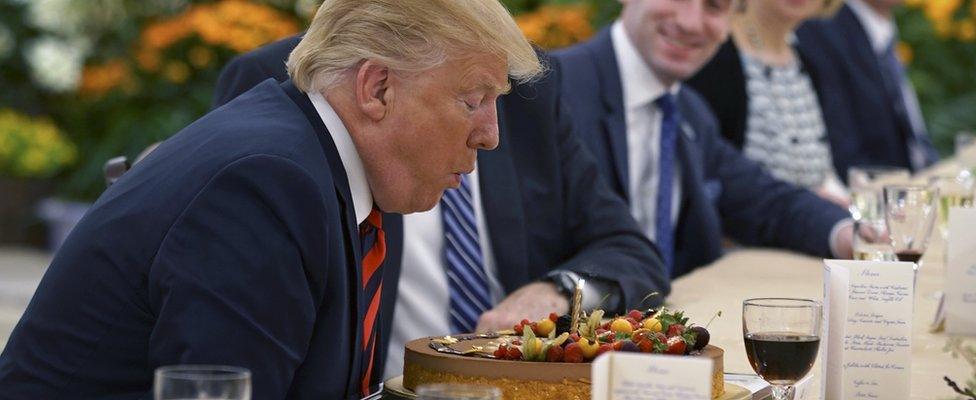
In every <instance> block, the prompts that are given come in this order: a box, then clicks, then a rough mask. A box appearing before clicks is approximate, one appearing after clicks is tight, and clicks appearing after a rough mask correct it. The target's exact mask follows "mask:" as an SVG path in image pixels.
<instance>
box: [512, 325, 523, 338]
mask: <svg viewBox="0 0 976 400" xmlns="http://www.w3.org/2000/svg"><path fill="white" fill-rule="evenodd" d="M522 329H523V328H522V324H516V325H515V328H512V330H514V331H515V334H516V335H519V336H522V332H523V330H522Z"/></svg>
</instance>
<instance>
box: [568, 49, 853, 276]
mask: <svg viewBox="0 0 976 400" xmlns="http://www.w3.org/2000/svg"><path fill="white" fill-rule="evenodd" d="M554 57H555V58H557V59H558V60H560V63H561V64H562V80H561V81H562V86H563V96H564V97H565V99H566V103H567V107H568V110H569V112H568V113H567V114H568V115H570V116H571V118H572V119H573V120H574V122H575V123H576V125H577V129H578V132H579V133H580V134H582V137H583V141H584V142H585V143H586V145H587V146H588V147H589V148H590V149H591V150H592V151H593V153H594V154H595V155H596V157H597V159H598V160H599V162H600V167H601V170H602V171H603V173H604V174H605V175H606V176H607V177H609V178H610V179H611V181H612V182H613V184H612V187H613V188H614V189H616V191H617V193H618V194H619V195H620V196H622V197H623V198H624V199H628V197H629V195H628V182H629V180H628V167H627V163H628V161H627V126H626V116H625V112H624V103H623V89H622V88H621V82H620V72H619V69H618V68H617V58H616V55H615V53H614V50H613V44H612V42H611V38H610V31H609V30H603V31H602V32H600V33H599V34H598V35H597V36H596V37H595V38H593V39H591V40H590V41H588V42H585V43H582V44H579V45H576V46H573V47H570V48H567V49H564V50H561V51H559V52H557V53H555V54H554ZM677 102H678V108H679V110H680V112H681V115H682V117H683V119H684V121H682V123H681V134H680V135H678V146H677V147H678V157H677V160H678V162H679V165H680V170H681V190H682V199H681V202H680V205H681V212H680V214H679V217H678V225H677V227H676V233H675V265H674V273H673V276H680V275H682V274H685V273H687V272H689V271H691V270H692V269H694V268H696V267H698V266H702V265H705V264H708V263H710V262H712V261H714V260H715V259H716V258H718V257H719V256H720V255H721V254H722V245H721V240H722V233H723V230H724V232H725V233H727V234H729V235H730V236H732V237H733V238H735V239H736V240H738V241H740V242H741V243H743V244H746V245H770V246H779V247H787V248H791V249H794V250H798V251H802V252H805V253H809V254H813V255H817V256H824V257H827V256H830V244H829V236H830V231H831V229H832V228H833V226H834V225H835V224H836V223H837V222H839V221H840V220H842V219H844V218H847V216H848V215H847V212H846V211H844V210H843V209H841V208H839V207H837V206H834V205H832V204H830V203H828V202H826V201H824V200H822V199H820V198H819V197H817V196H816V195H813V194H812V193H810V192H809V191H807V190H803V189H799V188H797V187H794V186H791V185H788V184H786V183H783V182H780V181H777V180H775V179H773V178H772V177H771V176H769V175H768V174H767V173H766V172H764V171H763V169H762V167H761V166H760V165H759V164H757V163H755V162H752V161H750V160H748V159H746V158H745V157H743V156H742V155H741V154H740V153H739V152H738V150H736V149H735V148H734V147H732V145H730V144H729V143H728V142H726V141H725V140H724V139H723V138H722V137H721V135H719V133H718V128H717V127H718V125H717V122H716V120H715V117H714V116H713V115H712V113H711V111H710V110H709V108H708V106H707V105H706V104H705V102H704V101H703V100H702V99H701V97H700V96H699V95H698V94H696V93H695V92H694V91H693V90H692V89H689V88H687V87H684V88H682V89H681V91H680V92H679V94H678V101H677Z"/></svg>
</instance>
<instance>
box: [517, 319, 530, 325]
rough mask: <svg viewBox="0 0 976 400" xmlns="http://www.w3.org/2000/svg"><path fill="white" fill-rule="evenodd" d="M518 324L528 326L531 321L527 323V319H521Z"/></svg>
mask: <svg viewBox="0 0 976 400" xmlns="http://www.w3.org/2000/svg"><path fill="white" fill-rule="evenodd" d="M519 323H520V324H522V325H529V324H531V323H532V321H529V320H528V319H522V322H519Z"/></svg>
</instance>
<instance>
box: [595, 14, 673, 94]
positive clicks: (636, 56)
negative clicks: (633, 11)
mask: <svg viewBox="0 0 976 400" xmlns="http://www.w3.org/2000/svg"><path fill="white" fill-rule="evenodd" d="M610 38H611V40H612V42H613V51H614V54H616V57H617V68H618V69H619V70H620V71H619V72H620V84H621V86H622V87H623V93H624V107H625V108H626V109H627V110H628V111H630V110H634V109H637V108H641V107H644V106H646V105H647V104H648V103H651V102H653V101H654V100H657V98H658V97H661V95H663V94H664V93H665V92H666V91H667V92H671V94H677V92H678V89H679V86H680V85H678V84H675V85H673V86H672V87H671V88H667V87H665V86H664V84H663V83H661V81H660V80H659V79H658V78H657V75H655V74H654V72H653V71H652V70H651V68H650V67H649V66H648V65H647V63H645V62H644V59H643V57H641V55H640V53H639V52H638V51H637V47H635V46H634V42H632V41H631V40H630V36H628V35H627V32H626V31H625V30H624V24H623V23H622V22H620V21H617V22H614V23H613V26H612V27H611V28H610Z"/></svg>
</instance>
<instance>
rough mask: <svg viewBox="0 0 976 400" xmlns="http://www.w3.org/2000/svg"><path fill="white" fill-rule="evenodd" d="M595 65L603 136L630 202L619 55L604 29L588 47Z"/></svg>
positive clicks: (625, 121) (623, 191)
mask: <svg viewBox="0 0 976 400" xmlns="http://www.w3.org/2000/svg"><path fill="white" fill-rule="evenodd" d="M586 46H587V48H588V51H589V52H590V54H591V55H592V56H593V57H592V58H593V62H594V64H595V65H596V69H597V72H598V73H597V77H598V79H599V80H600V86H601V89H600V93H601V95H602V97H603V99H602V100H603V107H604V108H605V111H606V112H605V113H604V117H603V121H602V122H603V134H604V138H605V139H606V141H607V145H608V146H609V149H610V154H611V155H612V157H613V169H614V172H615V174H614V175H615V176H616V177H617V184H618V185H619V187H620V188H621V189H622V190H621V193H623V196H624V198H625V199H627V198H630V195H629V190H630V173H629V169H628V166H627V162H628V161H627V120H626V110H625V109H624V94H623V89H622V87H621V81H620V69H619V68H618V67H617V55H616V53H615V52H614V51H613V41H612V39H611V36H610V30H609V29H604V30H603V31H602V32H600V34H599V35H597V37H596V38H594V39H593V40H592V41H591V42H589V43H588V44H587V45H586Z"/></svg>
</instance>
